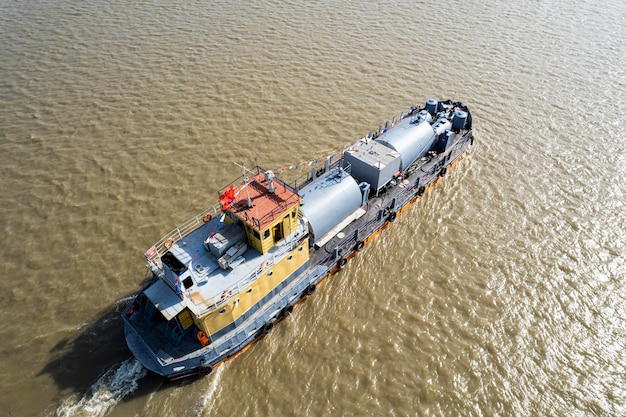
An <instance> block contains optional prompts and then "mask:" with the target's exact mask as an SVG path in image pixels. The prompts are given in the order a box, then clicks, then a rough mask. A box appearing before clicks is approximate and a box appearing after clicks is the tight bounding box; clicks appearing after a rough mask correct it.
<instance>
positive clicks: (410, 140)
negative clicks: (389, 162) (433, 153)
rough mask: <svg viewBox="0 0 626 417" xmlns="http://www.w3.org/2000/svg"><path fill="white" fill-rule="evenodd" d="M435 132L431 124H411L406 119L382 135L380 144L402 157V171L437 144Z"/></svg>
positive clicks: (379, 140)
mask: <svg viewBox="0 0 626 417" xmlns="http://www.w3.org/2000/svg"><path fill="white" fill-rule="evenodd" d="M435 138H436V136H435V132H434V131H433V128H432V126H431V125H430V124H429V123H426V122H423V123H419V124H415V123H411V121H410V120H409V119H404V120H403V121H401V122H400V123H399V124H398V125H397V126H395V127H394V128H393V129H391V130H389V131H387V132H385V133H384V134H382V135H380V136H379V137H378V139H376V140H377V141H378V142H380V143H382V144H383V145H385V146H387V147H389V148H391V149H393V150H395V151H397V152H399V153H400V155H402V167H401V169H402V171H406V170H407V168H408V167H409V166H410V165H411V164H412V163H413V162H415V161H417V160H418V159H419V158H421V157H422V156H424V155H425V154H426V153H427V152H428V151H429V150H430V149H431V148H432V147H433V145H434V143H435Z"/></svg>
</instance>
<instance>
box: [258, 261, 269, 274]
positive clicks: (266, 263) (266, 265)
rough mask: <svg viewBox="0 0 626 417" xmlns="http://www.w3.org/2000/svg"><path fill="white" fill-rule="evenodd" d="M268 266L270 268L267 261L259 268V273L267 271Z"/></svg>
mask: <svg viewBox="0 0 626 417" xmlns="http://www.w3.org/2000/svg"><path fill="white" fill-rule="evenodd" d="M268 266H270V261H269V260H266V261H265V262H263V263H262V264H261V266H259V272H263V271H265V268H267V267H268Z"/></svg>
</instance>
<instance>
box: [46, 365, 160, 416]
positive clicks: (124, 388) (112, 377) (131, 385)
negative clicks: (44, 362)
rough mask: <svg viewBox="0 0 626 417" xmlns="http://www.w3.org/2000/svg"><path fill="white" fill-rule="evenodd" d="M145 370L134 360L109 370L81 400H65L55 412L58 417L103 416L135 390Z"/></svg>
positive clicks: (74, 397) (75, 397) (76, 397)
mask: <svg viewBox="0 0 626 417" xmlns="http://www.w3.org/2000/svg"><path fill="white" fill-rule="evenodd" d="M147 373H148V372H147V370H146V369H145V368H144V367H143V366H141V364H140V363H139V361H137V360H136V359H128V360H126V361H124V362H122V363H121V364H120V365H119V366H118V367H117V368H111V369H109V370H108V371H107V372H105V373H104V375H102V376H101V377H100V379H98V381H96V383H95V384H93V385H92V386H91V388H90V390H89V392H88V393H86V394H84V395H83V396H82V397H81V398H78V396H73V397H70V398H67V399H66V400H65V401H63V403H62V404H61V405H60V406H59V408H58V409H57V410H56V413H55V415H56V416H58V417H74V416H94V417H102V416H105V415H106V414H107V413H108V412H109V411H110V410H111V408H113V407H114V406H115V405H116V404H117V403H118V402H120V400H121V399H122V398H124V397H125V396H126V395H128V394H130V393H131V392H133V391H135V390H136V389H137V385H138V382H139V380H140V379H141V378H143V377H144V376H145V375H146V374H147Z"/></svg>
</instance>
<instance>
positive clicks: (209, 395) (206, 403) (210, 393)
mask: <svg viewBox="0 0 626 417" xmlns="http://www.w3.org/2000/svg"><path fill="white" fill-rule="evenodd" d="M226 365H227V364H223V365H221V366H219V367H218V368H217V369H216V370H215V371H213V372H211V374H210V375H207V376H206V377H205V378H204V379H205V380H207V381H209V386H208V389H207V391H206V392H205V393H204V394H203V395H202V397H201V400H200V404H199V405H198V407H197V408H198V410H197V411H196V415H204V411H205V410H207V408H210V407H211V406H212V405H213V404H214V401H213V399H214V396H215V393H216V392H217V389H218V388H219V386H220V384H219V382H220V379H221V376H222V374H223V373H224V368H226Z"/></svg>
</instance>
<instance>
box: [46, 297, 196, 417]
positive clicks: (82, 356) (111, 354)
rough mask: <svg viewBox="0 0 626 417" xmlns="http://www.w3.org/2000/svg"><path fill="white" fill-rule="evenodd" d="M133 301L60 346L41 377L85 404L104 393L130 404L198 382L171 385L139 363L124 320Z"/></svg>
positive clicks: (123, 302)
mask: <svg viewBox="0 0 626 417" xmlns="http://www.w3.org/2000/svg"><path fill="white" fill-rule="evenodd" d="M131 300H132V297H130V296H129V297H126V298H124V299H122V300H121V301H119V302H118V303H116V304H115V305H113V306H112V307H111V308H109V309H108V310H106V311H105V312H103V313H101V314H100V315H99V316H98V318H97V319H95V320H94V321H92V322H91V323H89V324H87V325H85V326H84V327H82V328H81V329H80V330H79V331H78V332H76V333H75V334H73V335H72V336H70V337H68V338H66V339H64V340H62V341H61V342H59V343H57V344H56V345H55V346H54V347H53V348H52V349H51V350H50V356H51V360H50V361H49V362H48V363H47V364H46V365H45V366H44V367H43V369H41V371H40V372H39V373H38V376H41V375H46V374H47V375H50V376H52V378H53V379H54V381H55V382H56V384H57V386H58V388H59V391H60V392H61V393H63V394H62V396H63V397H65V396H67V395H74V396H77V398H78V399H79V400H80V401H81V402H82V401H85V400H89V401H94V400H92V399H93V397H94V396H97V392H98V391H100V390H102V389H104V390H106V391H110V392H111V393H112V396H114V397H118V398H117V399H116V400H117V401H128V400H131V399H134V398H138V397H142V396H146V395H150V394H152V393H154V392H155V391H158V390H164V389H165V390H166V389H169V388H172V387H178V386H181V385H183V384H189V383H191V382H192V381H193V380H195V378H188V379H184V380H180V381H174V382H169V381H168V380H167V379H165V378H163V377H161V376H159V375H156V374H154V373H151V372H148V371H147V370H145V369H143V368H142V367H141V366H140V365H139V364H138V362H136V360H135V359H134V358H133V356H132V354H131V352H130V350H129V349H128V347H127V346H126V340H125V338H124V324H123V321H122V318H121V313H122V312H123V311H124V309H125V307H126V306H127V305H128V303H130V301H131ZM120 385H125V387H120ZM107 395H108V394H107ZM79 405H80V404H79ZM57 414H58V412H57ZM66 414H67V413H66Z"/></svg>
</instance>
